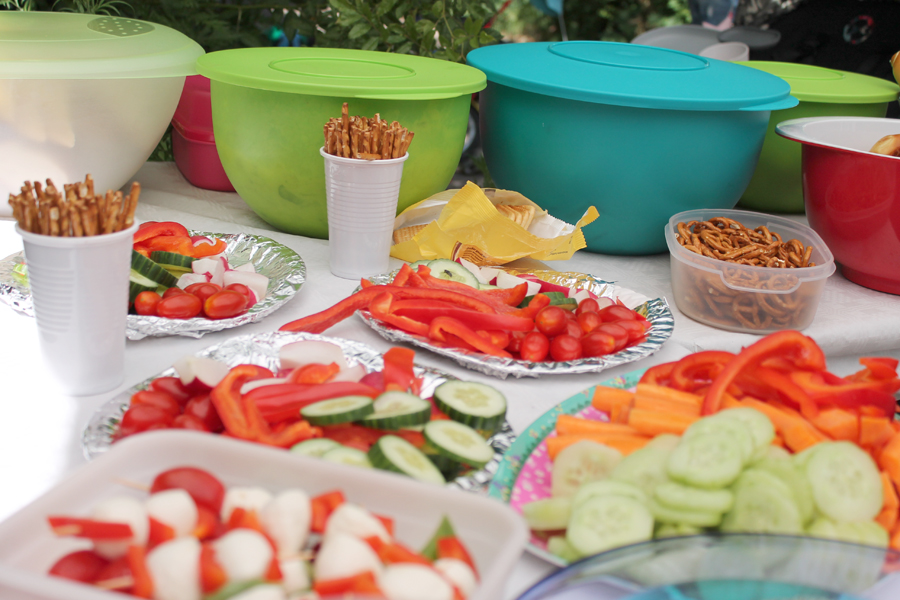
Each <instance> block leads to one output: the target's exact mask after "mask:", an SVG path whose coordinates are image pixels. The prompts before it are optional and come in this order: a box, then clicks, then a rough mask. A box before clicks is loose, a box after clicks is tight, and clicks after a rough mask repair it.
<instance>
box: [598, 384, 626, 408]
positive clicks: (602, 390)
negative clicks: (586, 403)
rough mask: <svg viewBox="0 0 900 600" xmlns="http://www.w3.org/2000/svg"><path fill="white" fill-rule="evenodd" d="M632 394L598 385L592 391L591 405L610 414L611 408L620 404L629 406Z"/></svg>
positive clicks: (620, 389)
mask: <svg viewBox="0 0 900 600" xmlns="http://www.w3.org/2000/svg"><path fill="white" fill-rule="evenodd" d="M633 398H634V394H633V393H632V392H629V391H628V390H623V389H622V388H614V387H608V386H605V385H598V386H597V387H596V388H595V389H594V397H593V398H592V399H591V405H592V406H593V407H594V408H596V409H597V410H599V411H603V412H605V413H607V414H612V411H613V408H614V407H616V406H620V405H622V404H630V403H631V401H632V399H633Z"/></svg>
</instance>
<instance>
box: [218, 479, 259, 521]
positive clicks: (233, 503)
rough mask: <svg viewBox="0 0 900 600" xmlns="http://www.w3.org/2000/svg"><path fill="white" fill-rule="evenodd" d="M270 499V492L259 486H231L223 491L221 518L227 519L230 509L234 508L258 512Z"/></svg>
mask: <svg viewBox="0 0 900 600" xmlns="http://www.w3.org/2000/svg"><path fill="white" fill-rule="evenodd" d="M271 501H272V494H270V493H269V492H268V491H266V490H264V489H263V488H261V487H233V488H231V489H230V490H228V491H227V492H225V499H224V500H222V513H221V517H222V520H223V521H227V520H228V517H230V516H231V511H233V510H234V509H236V508H243V509H244V510H252V511H255V512H256V514H260V513H261V512H262V509H263V507H264V506H265V505H266V504H268V503H269V502H271Z"/></svg>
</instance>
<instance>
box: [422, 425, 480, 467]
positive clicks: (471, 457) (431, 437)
mask: <svg viewBox="0 0 900 600" xmlns="http://www.w3.org/2000/svg"><path fill="white" fill-rule="evenodd" d="M422 433H423V434H424V436H425V440H426V442H427V443H428V445H429V446H430V447H431V448H433V449H434V452H435V453H436V454H439V455H441V456H446V457H448V458H450V459H451V460H456V461H459V462H461V463H464V464H467V465H470V466H472V467H475V468H478V469H480V468H481V467H483V466H484V465H486V464H488V463H489V462H490V461H491V459H492V458H494V449H493V448H491V447H490V446H489V445H488V443H487V442H486V441H484V438H483V437H481V434H479V433H478V432H477V431H475V430H474V429H472V428H471V427H469V426H468V425H464V424H463V423H457V422H456V421H449V420H446V419H444V420H440V421H430V422H429V423H427V424H426V425H425V429H424V430H423V431H422Z"/></svg>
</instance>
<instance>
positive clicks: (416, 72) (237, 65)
mask: <svg viewBox="0 0 900 600" xmlns="http://www.w3.org/2000/svg"><path fill="white" fill-rule="evenodd" d="M197 70H198V71H199V72H200V74H201V75H204V76H206V77H209V78H210V79H213V80H215V81H221V82H223V83H229V84H232V85H239V86H243V87H249V88H256V89H261V90H268V91H273V92H289V93H292V94H308V95H312V96H338V97H341V98H369V99H382V100H385V99H387V100H437V99H442V98H455V97H457V96H461V95H463V94H471V93H474V92H477V91H480V90H482V89H484V87H485V85H487V83H486V79H485V76H484V73H482V72H481V71H479V70H478V69H473V68H472V67H469V66H466V65H461V64H457V63H454V62H449V61H446V60H439V59H436V58H427V57H423V56H412V55H409V54H393V53H389V52H371V51H368V50H348V49H343V48H239V49H235V50H222V51H220V52H210V53H209V54H207V55H205V56H203V57H201V58H200V59H199V60H198V61H197Z"/></svg>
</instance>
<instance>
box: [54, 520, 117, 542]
mask: <svg viewBox="0 0 900 600" xmlns="http://www.w3.org/2000/svg"><path fill="white" fill-rule="evenodd" d="M47 522H48V523H50V527H51V528H52V529H53V533H55V534H56V535H59V536H70V537H80V538H87V539H89V540H127V539H128V538H130V537H131V536H133V535H134V533H133V532H132V530H131V525H129V524H128V523H115V522H111V521H97V520H95V519H80V518H77V517H47Z"/></svg>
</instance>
